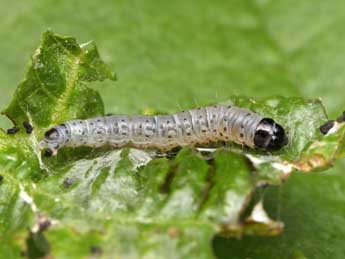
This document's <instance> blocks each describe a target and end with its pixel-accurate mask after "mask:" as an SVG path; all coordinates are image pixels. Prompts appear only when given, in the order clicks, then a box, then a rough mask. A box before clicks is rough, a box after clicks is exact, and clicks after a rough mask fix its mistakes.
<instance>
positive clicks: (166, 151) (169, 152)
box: [156, 147, 181, 158]
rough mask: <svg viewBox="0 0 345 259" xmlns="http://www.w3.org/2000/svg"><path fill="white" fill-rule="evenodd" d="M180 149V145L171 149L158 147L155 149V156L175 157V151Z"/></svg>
mask: <svg viewBox="0 0 345 259" xmlns="http://www.w3.org/2000/svg"><path fill="white" fill-rule="evenodd" d="M180 150H181V147H175V148H173V149H159V150H157V151H156V156H157V157H167V158H174V157H176V155H177V153H178V152H179V151H180Z"/></svg>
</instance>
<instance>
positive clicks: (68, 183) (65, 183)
mask: <svg viewBox="0 0 345 259" xmlns="http://www.w3.org/2000/svg"><path fill="white" fill-rule="evenodd" d="M62 184H63V187H65V188H68V187H70V186H71V185H72V184H73V179H71V178H69V177H66V178H65V179H64V180H63V182H62Z"/></svg>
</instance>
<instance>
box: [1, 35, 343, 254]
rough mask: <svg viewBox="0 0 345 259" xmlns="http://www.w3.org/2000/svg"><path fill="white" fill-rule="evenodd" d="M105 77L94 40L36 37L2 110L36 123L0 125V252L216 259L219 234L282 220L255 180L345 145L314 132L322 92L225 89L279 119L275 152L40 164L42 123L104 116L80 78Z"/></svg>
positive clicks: (82, 154) (95, 155)
mask: <svg viewBox="0 0 345 259" xmlns="http://www.w3.org/2000/svg"><path fill="white" fill-rule="evenodd" d="M90 46H91V47H90ZM38 64H43V65H38ZM36 70H38V71H36ZM38 78H39V79H40V80H39V81H37V80H38ZM106 78H109V79H114V76H113V74H112V73H111V72H110V70H109V69H108V68H107V66H106V65H105V64H104V63H103V62H102V61H101V59H100V57H99V56H98V53H97V50H96V48H95V46H94V45H85V44H84V45H81V47H80V46H79V45H78V44H77V43H76V41H75V40H74V39H73V38H71V37H64V36H59V35H56V34H54V33H52V32H47V33H45V34H44V35H43V39H42V43H41V46H40V47H39V48H38V50H37V51H36V52H35V54H34V56H33V58H32V62H30V64H29V67H28V73H27V75H26V77H25V79H24V80H23V81H22V83H21V84H20V85H19V86H18V88H17V91H16V93H15V96H14V100H13V101H12V102H11V104H10V105H9V107H8V108H7V109H6V110H5V114H6V115H8V116H9V117H10V118H11V119H12V120H13V121H14V123H15V124H17V125H21V124H22V122H23V121H29V122H30V123H32V124H33V126H34V133H33V134H31V135H28V134H26V133H24V132H23V131H21V132H20V133H18V134H16V135H14V136H9V135H6V134H4V133H3V132H1V131H0V165H1V169H0V174H1V175H2V176H3V180H2V183H1V186H0V204H1V206H0V223H1V225H0V226H1V228H0V234H1V236H2V237H5V239H6V242H4V243H3V249H0V257H1V256H10V255H15V256H14V257H18V256H19V255H20V252H21V253H22V254H25V255H27V256H28V257H29V258H38V257H42V256H48V255H51V256H53V257H55V258H66V257H67V256H70V257H71V258H82V257H88V256H92V255H100V254H102V255H104V256H105V257H112V258H113V257H115V258H133V257H137V258H142V257H147V258H166V257H167V256H170V255H172V256H173V257H177V258H212V257H213V253H212V249H211V241H212V239H213V237H214V236H215V235H216V234H220V235H225V236H237V237H238V236H242V235H244V234H245V235H263V236H271V235H277V234H279V233H281V231H282V229H283V223H282V222H279V221H274V220H272V219H270V218H269V217H268V216H267V214H266V212H265V210H264V209H263V201H262V200H257V197H256V195H254V194H255V193H257V192H260V191H259V190H260V189H261V188H262V186H267V185H278V184H281V182H282V181H283V180H285V179H286V178H287V177H288V176H289V175H290V174H291V173H292V172H293V170H294V169H298V170H300V171H306V172H311V171H315V170H320V169H324V168H325V167H329V166H330V165H331V164H332V162H333V161H334V160H335V159H336V158H337V157H339V156H342V155H343V152H344V151H343V139H344V131H345V130H344V129H345V127H344V126H343V123H338V124H337V125H336V126H335V127H334V128H333V129H332V130H331V131H330V132H329V134H328V135H327V136H322V135H321V134H320V133H319V126H320V125H321V124H323V123H324V122H325V121H327V117H326V115H325V112H324V108H323V105H322V104H321V102H320V101H319V100H304V99H302V98H283V97H273V98H267V99H263V100H253V99H250V98H246V97H233V98H231V100H228V102H229V103H232V104H235V105H239V106H242V107H247V108H249V109H251V110H253V111H255V112H258V113H260V114H263V115H264V116H267V117H272V118H274V119H275V120H277V121H278V122H279V123H281V124H282V125H283V126H284V127H285V128H286V129H287V131H288V136H289V143H290V144H289V146H288V147H286V148H285V149H283V150H282V151H281V152H279V153H276V154H274V155H270V154H266V153H264V152H259V151H254V150H250V149H247V148H244V149H243V148H242V147H239V146H237V145H232V146H229V147H228V148H227V149H220V150H218V151H216V152H215V153H214V154H208V155H206V156H205V155H202V154H200V153H199V152H196V151H195V150H191V149H182V150H181V151H180V152H179V153H178V154H177V155H176V157H175V158H172V159H168V158H155V157H154V156H153V155H152V154H150V153H147V152H145V151H140V150H135V149H123V150H109V149H107V148H103V149H97V150H90V149H84V148H79V149H64V150H62V152H60V154H59V155H58V157H54V158H49V159H47V158H45V159H43V160H42V158H41V154H40V152H39V149H38V147H37V143H38V140H40V138H41V137H42V134H43V132H44V129H45V128H47V127H48V126H49V125H53V124H57V123H61V122H63V121H64V120H67V119H72V118H85V117H91V116H95V115H97V114H103V104H102V101H101V99H99V95H98V93H97V92H96V91H94V90H91V89H89V88H87V87H86V86H85V85H84V84H85V83H86V82H89V81H94V80H104V79H106ZM38 83H40V84H38ZM42 87H43V88H42ZM47 98H51V101H48V99H47ZM40 100H44V101H40ZM23 107H26V108H25V109H23ZM315 161H316V162H315ZM320 161H321V162H320ZM27 229H29V230H27ZM9 240H10V241H9ZM76 244H77V245H76Z"/></svg>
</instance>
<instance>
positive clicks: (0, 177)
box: [0, 174, 4, 184]
mask: <svg viewBox="0 0 345 259" xmlns="http://www.w3.org/2000/svg"><path fill="white" fill-rule="evenodd" d="M2 180H4V177H3V176H2V175H1V174H0V184H1V183H2Z"/></svg>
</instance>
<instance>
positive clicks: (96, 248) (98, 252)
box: [90, 246, 103, 256]
mask: <svg viewBox="0 0 345 259" xmlns="http://www.w3.org/2000/svg"><path fill="white" fill-rule="evenodd" d="M90 253H91V254H93V255H97V256H100V255H101V254H102V253H103V250H102V248H101V247H99V246H91V247H90Z"/></svg>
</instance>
